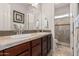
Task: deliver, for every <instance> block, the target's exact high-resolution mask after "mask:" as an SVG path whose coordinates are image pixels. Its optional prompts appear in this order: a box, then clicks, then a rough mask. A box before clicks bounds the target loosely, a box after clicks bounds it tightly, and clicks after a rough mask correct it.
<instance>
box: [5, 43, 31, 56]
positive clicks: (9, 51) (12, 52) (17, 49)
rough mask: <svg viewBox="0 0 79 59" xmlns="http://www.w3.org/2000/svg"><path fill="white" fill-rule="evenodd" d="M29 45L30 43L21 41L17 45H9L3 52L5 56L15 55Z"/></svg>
mask: <svg viewBox="0 0 79 59" xmlns="http://www.w3.org/2000/svg"><path fill="white" fill-rule="evenodd" d="M29 46H30V43H29V42H27V43H23V44H20V45H17V46H15V47H11V48H9V49H6V50H4V53H6V54H5V55H6V56H15V55H18V54H20V53H21V52H23V51H25V50H26V49H28V48H29Z"/></svg>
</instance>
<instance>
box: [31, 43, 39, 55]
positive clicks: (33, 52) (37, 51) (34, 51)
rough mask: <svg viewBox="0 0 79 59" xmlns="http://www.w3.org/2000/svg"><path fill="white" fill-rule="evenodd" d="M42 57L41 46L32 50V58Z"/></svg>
mask: <svg viewBox="0 0 79 59" xmlns="http://www.w3.org/2000/svg"><path fill="white" fill-rule="evenodd" d="M40 55H41V44H40V45H37V46H35V47H33V48H32V56H40Z"/></svg>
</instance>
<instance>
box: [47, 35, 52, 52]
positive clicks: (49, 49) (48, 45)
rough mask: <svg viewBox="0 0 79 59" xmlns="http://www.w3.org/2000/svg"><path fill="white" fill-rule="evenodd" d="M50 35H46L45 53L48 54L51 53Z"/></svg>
mask: <svg viewBox="0 0 79 59" xmlns="http://www.w3.org/2000/svg"><path fill="white" fill-rule="evenodd" d="M51 44H52V42H51V35H48V39H47V53H49V52H50V51H51Z"/></svg>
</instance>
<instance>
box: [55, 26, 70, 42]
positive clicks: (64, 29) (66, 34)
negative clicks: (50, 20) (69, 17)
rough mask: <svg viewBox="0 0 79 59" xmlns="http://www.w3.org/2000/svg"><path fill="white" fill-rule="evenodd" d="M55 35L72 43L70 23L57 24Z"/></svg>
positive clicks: (60, 39) (63, 40)
mask: <svg viewBox="0 0 79 59" xmlns="http://www.w3.org/2000/svg"><path fill="white" fill-rule="evenodd" d="M55 35H56V36H55V38H56V39H58V40H59V41H61V42H65V43H70V25H64V26H55Z"/></svg>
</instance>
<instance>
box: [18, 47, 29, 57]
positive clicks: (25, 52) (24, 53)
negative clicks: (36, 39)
mask: <svg viewBox="0 0 79 59" xmlns="http://www.w3.org/2000/svg"><path fill="white" fill-rule="evenodd" d="M19 56H30V49H27V50H26V51H24V52H23V53H21V54H20V55H19Z"/></svg>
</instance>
